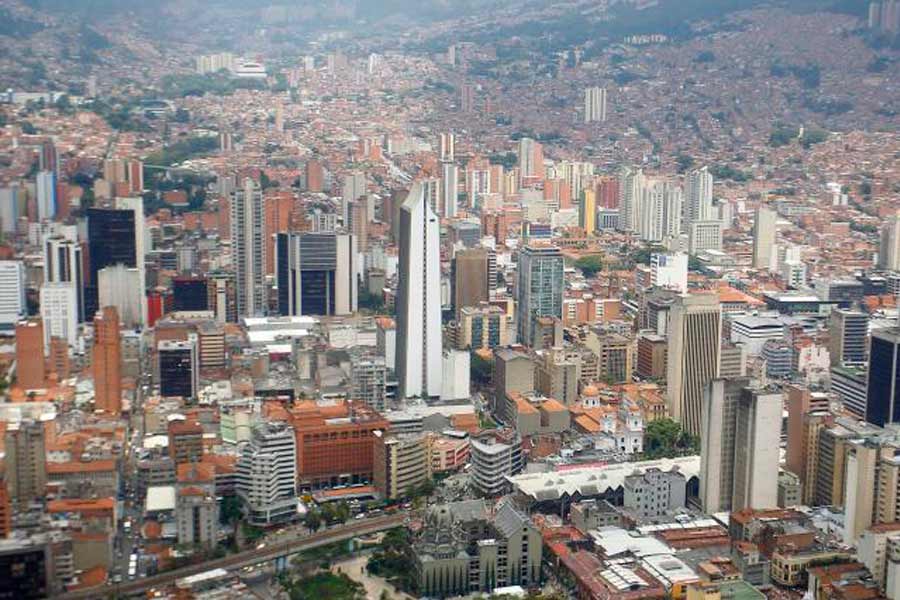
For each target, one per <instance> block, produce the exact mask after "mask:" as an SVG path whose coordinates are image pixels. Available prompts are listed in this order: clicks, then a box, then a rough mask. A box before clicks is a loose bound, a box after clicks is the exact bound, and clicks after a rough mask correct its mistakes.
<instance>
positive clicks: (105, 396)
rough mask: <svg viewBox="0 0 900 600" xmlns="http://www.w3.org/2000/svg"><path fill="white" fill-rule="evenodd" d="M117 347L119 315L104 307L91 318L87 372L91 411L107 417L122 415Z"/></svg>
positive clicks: (120, 342) (113, 308)
mask: <svg viewBox="0 0 900 600" xmlns="http://www.w3.org/2000/svg"><path fill="white" fill-rule="evenodd" d="M121 344H122V341H121V337H120V333H119V313H118V311H117V310H116V308H115V307H114V306H106V307H104V308H103V310H101V311H100V312H98V313H97V315H96V316H95V317H94V350H93V356H92V358H91V371H92V373H93V376H94V408H95V409H96V410H102V411H103V412H104V413H106V414H109V415H119V414H121V412H122V376H121V369H122V367H121V364H122V345H121Z"/></svg>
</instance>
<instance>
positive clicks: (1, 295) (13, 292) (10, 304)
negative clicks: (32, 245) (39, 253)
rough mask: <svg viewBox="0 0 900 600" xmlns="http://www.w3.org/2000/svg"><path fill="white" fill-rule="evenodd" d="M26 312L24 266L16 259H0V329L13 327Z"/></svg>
mask: <svg viewBox="0 0 900 600" xmlns="http://www.w3.org/2000/svg"><path fill="white" fill-rule="evenodd" d="M26 313H27V305H26V304H25V267H24V266H23V265H22V262H21V261H18V260H0V329H4V330H12V329H15V326H16V323H18V322H19V321H20V320H22V319H23V318H24V317H25V314H26Z"/></svg>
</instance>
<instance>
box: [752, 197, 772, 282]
mask: <svg viewBox="0 0 900 600" xmlns="http://www.w3.org/2000/svg"><path fill="white" fill-rule="evenodd" d="M776 220H777V214H776V213H775V211H773V210H769V209H768V208H766V207H765V206H760V207H758V208H757V209H756V218H755V219H754V220H753V268H755V269H768V268H769V266H770V265H771V263H772V247H773V246H774V245H775V223H776Z"/></svg>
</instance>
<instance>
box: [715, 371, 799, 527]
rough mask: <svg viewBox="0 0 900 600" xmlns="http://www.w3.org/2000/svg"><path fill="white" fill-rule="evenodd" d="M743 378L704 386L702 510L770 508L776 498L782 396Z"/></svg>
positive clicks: (717, 381) (774, 503) (773, 505)
mask: <svg viewBox="0 0 900 600" xmlns="http://www.w3.org/2000/svg"><path fill="white" fill-rule="evenodd" d="M749 385H750V380H748V379H745V378H739V379H733V380H725V379H713V380H711V381H710V382H709V383H708V384H707V386H706V387H705V388H704V394H703V409H702V413H703V414H702V419H701V421H702V426H701V432H700V438H701V442H700V448H701V450H700V473H701V478H700V501H701V504H702V506H703V511H704V512H707V513H714V512H719V511H732V510H734V511H737V510H741V509H744V508H774V507H775V506H777V499H778V479H777V477H776V476H775V475H776V474H777V472H778V461H779V444H780V441H781V440H780V438H781V411H782V397H781V394H780V393H771V392H767V391H763V390H758V389H753V388H750V387H748V386H749Z"/></svg>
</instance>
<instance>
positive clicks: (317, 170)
mask: <svg viewBox="0 0 900 600" xmlns="http://www.w3.org/2000/svg"><path fill="white" fill-rule="evenodd" d="M324 189H325V169H324V168H323V167H322V163H321V162H319V161H318V160H315V159H310V160H308V161H306V191H307V192H314V193H321V192H322V191H323V190H324Z"/></svg>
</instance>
